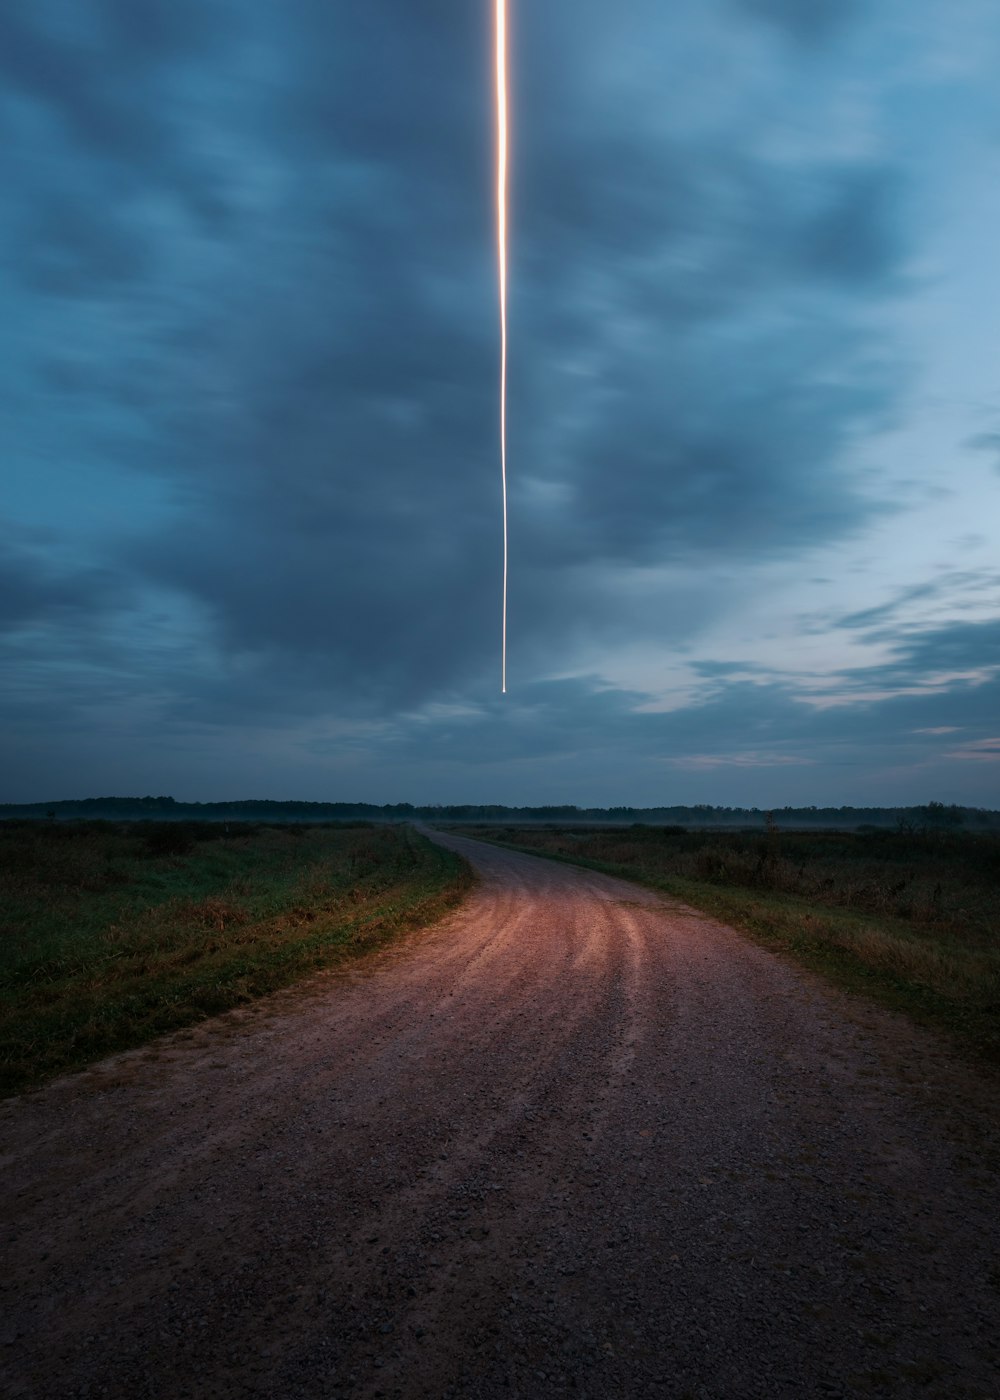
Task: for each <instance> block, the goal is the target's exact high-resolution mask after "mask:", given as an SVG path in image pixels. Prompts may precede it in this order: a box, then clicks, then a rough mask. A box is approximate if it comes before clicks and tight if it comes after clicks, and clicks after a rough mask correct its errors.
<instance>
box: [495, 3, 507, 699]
mask: <svg viewBox="0 0 1000 1400" xmlns="http://www.w3.org/2000/svg"><path fill="white" fill-rule="evenodd" d="M496 50H497V55H496V56H497V93H496V96H497V274H498V282H499V291H500V480H501V486H502V496H503V604H502V625H501V634H500V636H501V641H500V690H501V693H502V694H504V695H506V694H507V0H496Z"/></svg>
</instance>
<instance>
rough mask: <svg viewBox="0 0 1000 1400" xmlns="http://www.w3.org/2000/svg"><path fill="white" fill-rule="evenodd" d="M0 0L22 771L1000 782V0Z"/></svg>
mask: <svg viewBox="0 0 1000 1400" xmlns="http://www.w3.org/2000/svg"><path fill="white" fill-rule="evenodd" d="M511 9H512V13H511V26H512V34H511V68H512V78H513V84H514V92H513V99H512V100H513V114H512V122H513V130H512V150H511V161H512V165H511V213H510V217H511V267H510V370H509V372H510V398H509V414H510V438H509V475H510V540H511V556H510V571H511V572H510V589H511V591H510V614H509V629H510V650H509V664H508V686H509V691H508V694H507V695H506V696H501V694H500V651H499V646H500V566H501V536H500V466H499V449H498V432H497V375H498V328H497V293H496V270H495V246H494V193H493V179H494V175H493V159H494V128H493V106H492V103H493V93H492V66H491V65H492V51H491V43H492V20H493V14H492V0H481V2H480V0H450V3H444V2H443V0H363V3H362V0H283V2H282V3H280V4H274V3H270V0H266V2H265V0H4V3H3V4H2V5H0V122H2V142H0V177H2V191H3V198H2V201H0V240H2V245H3V247H2V259H0V367H2V377H0V460H2V463H3V469H4V491H3V497H2V503H0V509H2V512H3V526H4V528H3V531H2V537H0V632H2V638H3V640H2V647H3V656H2V677H0V682H2V702H0V703H2V711H0V723H2V751H0V774H2V782H0V800H6V801H33V800H46V799H55V798H68V797H85V796H93V795H98V794H120V795H131V794H136V795H141V794H145V793H153V794H158V793H169V794H172V795H173V796H174V797H176V798H177V799H179V800H180V799H188V800H195V799H201V800H212V799H216V798H241V797H274V798H307V799H317V800H330V801H341V800H343V801H371V802H396V801H411V802H419V803H423V802H428V803H430V802H466V801H467V802H506V803H540V802H566V803H573V802H575V803H579V804H581V805H590V804H600V805H605V804H634V805H660V804H672V803H696V802H709V803H718V804H727V805H728V804H733V805H754V806H760V807H771V806H780V805H783V804H785V803H788V804H793V805H801V804H811V803H816V804H820V805H823V804H828V803H832V804H841V803H856V804H859V805H895V804H907V803H915V802H926V801H928V800H931V799H935V800H941V801H945V802H959V803H967V804H970V805H973V806H987V807H997V806H1000V781H998V780H1000V552H998V543H1000V256H998V251H997V250H998V247H1000V83H998V80H997V75H998V74H1000V7H998V5H997V3H996V0H949V3H948V4H941V3H940V0H879V3H877V4H876V3H874V0H871V2H870V3H869V0H679V3H674V4H670V5H666V4H663V3H662V0H625V3H618V4H611V3H607V0H605V3H601V4H598V3H596V2H595V0H511Z"/></svg>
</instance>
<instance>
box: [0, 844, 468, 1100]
mask: <svg viewBox="0 0 1000 1400" xmlns="http://www.w3.org/2000/svg"><path fill="white" fill-rule="evenodd" d="M470 882H471V872H470V871H469V869H468V867H467V866H466V865H465V863H464V862H462V861H461V860H460V859H459V858H458V857H457V856H455V855H453V854H452V853H451V852H448V851H445V850H443V849H442V848H441V847H439V846H434V845H432V844H431V843H430V842H428V841H426V840H425V839H424V838H423V837H421V836H418V835H417V834H416V832H414V831H413V830H412V829H411V828H408V827H400V826H386V827H374V826H371V825H368V824H364V823H357V824H353V825H350V826H316V827H265V826H255V825H250V824H237V823H230V824H229V825H228V826H226V825H223V824H221V823H219V824H209V823H202V824H197V823H187V822H184V823H174V824H172V826H171V825H169V824H163V826H160V825H153V824H150V823H127V824H119V823H107V822H87V823H83V822H80V823H42V822H27V821H24V822H0V909H2V911H3V913H2V923H0V1092H3V1093H7V1094H9V1093H13V1092H17V1091H18V1090H20V1089H23V1088H26V1087H30V1086H31V1085H33V1084H37V1083H40V1082H41V1081H42V1080H44V1079H47V1078H50V1077H51V1076H52V1075H54V1074H57V1073H60V1072H62V1071H64V1070H67V1069H72V1068H76V1067H79V1066H82V1065H84V1064H87V1063H89V1062H91V1061H93V1060H95V1059H97V1058H100V1057H101V1056H103V1055H106V1054H110V1053H113V1052H116V1051H119V1050H125V1049H129V1048H131V1047H133V1046H135V1045H139V1044H141V1043H143V1042H144V1041H145V1040H148V1039H149V1038H150V1037H152V1036H155V1035H158V1034H161V1033H162V1032H165V1031H169V1030H176V1029H177V1028H179V1027H180V1026H184V1025H189V1024H191V1023H192V1022H195V1021H198V1020H200V1019H202V1018H204V1017H206V1016H211V1015H214V1014H217V1013H218V1012H221V1011H225V1010H228V1009H230V1008H232V1007H234V1006H238V1005H240V1004H242V1003H245V1002H248V1001H250V1000H252V999H254V998H255V997H258V996H261V995H264V994H265V993H267V992H271V991H274V990H276V989H277V988H279V987H283V986H287V985H288V984H289V983H291V982H293V981H295V980H296V979H297V978H299V977H302V976H304V975H305V974H307V973H309V972H311V971H314V970H315V969H317V968H320V967H323V966H327V965H329V964H330V963H331V962H334V961H338V960H340V959H343V958H345V957H350V956H352V955H356V954H358V953H359V952H364V951H367V950H368V949H370V948H372V947H375V946H377V945H378V944H379V943H381V942H384V941H385V940H386V939H387V938H389V937H391V936H392V934H394V933H395V932H397V931H398V930H400V929H402V928H406V927H411V926H415V925H418V924H421V923H426V922H430V921H432V920H433V919H435V918H437V917H438V916H439V915H440V914H441V913H443V912H444V910H445V909H446V908H448V907H450V906H452V905H454V904H455V903H456V902H457V901H458V900H459V899H460V898H461V895H462V893H463V892H464V890H465V889H466V888H467V887H468V885H469V883H470Z"/></svg>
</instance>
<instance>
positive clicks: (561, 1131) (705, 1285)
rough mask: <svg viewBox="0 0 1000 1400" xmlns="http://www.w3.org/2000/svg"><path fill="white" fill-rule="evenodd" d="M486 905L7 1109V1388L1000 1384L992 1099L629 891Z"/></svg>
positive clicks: (212, 1393) (856, 1007)
mask: <svg viewBox="0 0 1000 1400" xmlns="http://www.w3.org/2000/svg"><path fill="white" fill-rule="evenodd" d="M438 839H441V840H442V841H443V842H444V843H445V844H447V845H449V846H451V847H452V848H453V849H455V850H458V851H460V852H461V853H462V854H465V855H467V856H468V858H469V859H470V860H471V861H472V862H473V864H474V865H475V866H476V867H477V870H478V871H479V873H480V884H479V886H478V888H477V889H476V890H475V892H474V893H473V894H472V896H471V897H470V898H469V900H468V901H467V902H466V904H465V905H464V906H463V907H462V908H461V909H460V910H458V911H456V912H454V913H453V914H451V915H449V916H448V917H447V918H446V919H445V920H443V921H442V922H441V923H440V924H438V925H436V926H435V927H434V928H433V929H429V930H425V931H423V932H420V933H416V934H413V935H411V936H408V937H407V938H405V939H404V940H403V941H401V942H400V943H398V944H396V945H394V946H393V947H392V948H391V949H388V950H384V951H383V952H381V953H379V954H376V955H374V956H372V957H371V958H369V959H368V960H366V962H365V963H364V964H363V965H361V967H360V968H359V969H357V970H356V971H354V972H339V973H332V974H327V975H325V976H322V977H319V978H316V979H314V980H313V981H311V982H310V983H308V984H306V985H304V986H303V987H302V988H300V989H296V990H294V991H293V992H289V993H284V994H280V995H279V996H277V997H273V998H270V999H268V1001H267V1002H266V1003H263V1004H261V1005H260V1006H259V1007H258V1008H257V1009H256V1010H255V1011H252V1012H244V1013H234V1014H231V1015H229V1016H225V1017H220V1018H219V1019H218V1020H217V1021H214V1022H209V1023H205V1024H204V1025H203V1026H201V1027H198V1028H196V1029H195V1030H193V1031H191V1032H187V1033H182V1034H179V1035H176V1036H172V1037H168V1038H165V1039H164V1040H161V1041H159V1042H157V1043H156V1044H155V1045H154V1046H152V1047H149V1048H148V1049H147V1050H145V1051H138V1052H133V1053H131V1054H129V1055H123V1056H118V1057H116V1058H115V1059H113V1060H110V1061H106V1062H104V1063H103V1064H102V1065H99V1066H96V1067H95V1068H94V1069H93V1070H91V1071H88V1072H86V1073H84V1074H82V1075H76V1076H72V1077H69V1078H67V1079H64V1080H62V1081H60V1082H58V1083H56V1084H53V1085H50V1086H49V1087H48V1088H47V1089H44V1090H42V1091H40V1092H38V1093H35V1094H30V1095H26V1096H24V1097H22V1098H20V1099H17V1100H13V1101H11V1102H10V1103H8V1104H7V1105H5V1106H4V1108H3V1113H2V1116H3V1150H2V1157H0V1168H2V1174H3V1175H2V1179H3V1182H4V1207H3V1229H4V1238H5V1241H6V1255H7V1260H8V1264H7V1268H6V1270H5V1274H4V1280H3V1290H4V1304H5V1307H4V1319H5V1320H4V1323H3V1327H2V1331H0V1342H2V1343H3V1345H2V1347H0V1361H2V1364H3V1370H4V1375H5V1377H6V1379H5V1391H4V1393H5V1394H7V1395H10V1396H12V1397H13V1396H23V1397H32V1400H63V1398H64V1397H66V1398H67V1400H68V1397H78V1396H80V1397H89V1396H109V1397H121V1398H122V1400H124V1397H129V1400H143V1397H150V1398H151V1400H152V1397H163V1396H166V1395H169V1396H171V1397H174V1396H191V1397H206V1398H207V1397H213V1398H214V1397H219V1400H228V1397H236V1396H268V1397H275V1400H288V1397H303V1400H313V1398H314V1397H315V1398H316V1400H319V1397H323V1400H333V1397H337V1396H344V1397H347V1396H350V1397H368V1396H396V1397H404V1398H405V1400H410V1398H411V1397H413V1400H416V1398H417V1397H435V1400H439V1397H446V1396H453V1397H462V1400H465V1397H472V1398H473V1400H474V1398H475V1397H499V1396H504V1397H510V1396H524V1397H536V1396H537V1397H544V1396H550V1395H552V1396H555V1395H573V1396H578V1397H579V1396H584V1397H590V1400H603V1397H622V1400H625V1397H628V1398H629V1400H632V1397H647V1396H660V1397H685V1396H687V1397H698V1398H699V1400H703V1398H704V1397H711V1400H715V1397H727V1400H728V1397H748V1400H749V1398H750V1397H761V1400H765V1398H766V1400H774V1398H775V1397H789V1400H791V1397H802V1396H813V1395H817V1396H819V1395H824V1396H836V1395H841V1396H845V1397H846V1396H855V1395H872V1396H894V1397H896V1396H898V1397H909V1396H920V1397H938V1400H945V1398H947V1400H964V1398H967V1400H986V1397H995V1396H996V1395H997V1394H998V1393H1000V1368H998V1360H1000V1357H998V1351H997V1345H996V1340H995V1327H994V1325H993V1324H994V1321H995V1317H996V1312H997V1307H998V1303H1000V1291H998V1289H1000V1272H998V1263H997V1261H998V1259H1000V1248H998V1246H1000V1227H998V1223H997V1219H996V1211H995V1203H996V1200H997V1199H998V1193H997V1189H996V1188H997V1184H998V1176H1000V1171H998V1161H1000V1154H998V1130H997V1125H998V1123H1000V1114H998V1112H997V1109H998V1106H1000V1088H998V1085H997V1082H996V1080H995V1079H992V1078H990V1077H989V1076H988V1075H986V1073H985V1072H983V1073H979V1072H976V1071H973V1070H971V1069H970V1068H969V1067H968V1066H966V1065H963V1064H962V1063H961V1062H960V1061H957V1060H955V1059H953V1058H952V1056H951V1055H950V1053H949V1052H948V1050H947V1049H946V1048H945V1047H944V1046H943V1045H942V1044H941V1043H939V1042H938V1041H936V1040H934V1039H933V1038H932V1037H930V1036H928V1035H927V1034H925V1033H923V1032H919V1031H917V1030H915V1029H913V1028H912V1027H910V1026H909V1025H908V1024H907V1023H905V1022H904V1021H902V1020H901V1019H899V1018H897V1017H894V1016H893V1015H891V1014H889V1013H887V1012H884V1011H882V1010H880V1009H878V1008H876V1007H874V1006H870V1005H868V1004H866V1003H864V1002H861V1001H859V1000H856V999H853V998H850V997H848V996H846V995H844V994H842V993H839V992H836V991H833V990H832V989H830V988H828V987H827V986H825V985H824V984H823V983H821V982H820V981H819V980H818V979H816V978H814V977H812V976H811V975H809V974H806V973H803V972H801V971H798V970H796V969H795V968H793V967H792V966H790V965H789V964H787V963H785V962H784V961H782V960H780V959H778V958H776V957H775V956H774V955H772V954H771V953H769V952H767V951H765V950H763V949H761V948H759V947H757V946H755V945H753V944H751V943H749V942H748V941H746V940H745V939H743V938H742V937H741V936H740V935H738V934H737V933H735V932H733V931H732V930H730V929H728V928H726V927H725V926H723V925H720V924H719V923H717V922H716V921H714V920H712V919H710V918H708V917H706V916H704V915H701V914H698V913H696V912H695V911H694V910H691V909H688V908H686V907H685V906H682V905H678V904H674V903H672V902H670V901H668V900H665V899H664V898H662V897H661V896H659V895H656V894H653V893H651V892H649V891H644V890H642V889H639V888H638V887H636V886H632V885H629V884H627V883H625V882H622V881H619V880H615V879H612V878H610V877H606V876H603V875H598V874H595V873H592V872H589V871H584V870H578V869H574V868H572V867H569V866H567V865H562V864H556V863H552V862H547V861H544V860H539V859H536V858H534V857H531V856H526V855H522V854H519V853H516V852H512V851H504V850H500V849H498V848H494V847H490V846H486V845H483V844H481V843H478V842H473V841H468V840H465V839H463V838H458V837H440V838H438Z"/></svg>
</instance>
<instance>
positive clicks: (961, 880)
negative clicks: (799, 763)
mask: <svg viewBox="0 0 1000 1400" xmlns="http://www.w3.org/2000/svg"><path fill="white" fill-rule="evenodd" d="M467 834H468V835H474V836H478V837H481V838H485V839H489V840H496V841H499V842H501V843H503V844H508V845H513V846H516V847H518V848H519V849H521V850H529V851H533V852H535V853H537V854H540V855H549V856H555V857H557V858H559V859H563V860H569V861H573V862H575V863H577V864H583V865H587V866H590V867H591V868H595V869H598V870H605V871H608V872H610V873H612V874H616V875H623V876H625V877H627V878H628V879H631V880H637V881H639V882H640V883H642V884H646V885H651V886H652V887H654V888H656V889H661V890H664V891H665V892H667V893H669V894H672V895H675V896H676V897H678V898H679V899H682V900H684V901H686V902H687V903H688V904H691V905H694V906H695V907H696V908H699V909H702V910H705V911H706V912H708V913H711V914H714V915H716V916H717V917H718V918H720V919H722V920H724V921H725V922H727V923H729V924H732V925H734V926H735V927H737V928H740V929H743V930H744V931H745V932H747V933H750V934H752V935H753V936H754V937H755V938H757V939H758V940H760V941H761V942H763V943H765V944H767V945H768V946H769V947H772V948H775V949H776V950H778V951H784V952H787V953H790V954H792V955H793V956H794V957H796V958H797V959H799V960H800V961H801V962H803V963H805V964H806V965H807V966H809V967H811V968H812V969H813V970H815V971H819V972H822V973H824V974H826V975H827V976H830V977H832V978H833V979H834V980H835V981H837V982H838V983H840V984H841V985H843V986H847V987H849V988H851V989H852V990H861V991H864V992H867V993H869V994H871V995H873V996H875V997H876V998H877V999H879V1000H880V1001H882V1002H883V1003H885V1004H887V1005H890V1006H892V1007H893V1008H894V1009H897V1010H903V1011H906V1012H907V1013H909V1014H910V1015H911V1016H913V1017H914V1018H915V1019H917V1020H919V1021H922V1022H924V1023H926V1024H929V1025H931V1026H933V1027H935V1028H937V1029H939V1030H943V1031H945V1032H946V1033H948V1034H949V1035H951V1036H952V1037H953V1038H954V1039H956V1040H957V1041H958V1042H960V1043H961V1045H962V1046H963V1047H965V1048H966V1049H971V1050H972V1051H973V1052H974V1053H975V1054H977V1055H978V1056H982V1057H985V1058H987V1059H989V1060H992V1061H994V1062H998V1063H1000V838H998V837H997V836H995V835H971V834H966V833H946V832H932V831H926V832H919V831H917V832H893V831H872V832H832V831H830V832H803V831H792V832H783V831H778V830H776V829H775V830H772V831H770V832H768V833H767V834H761V833H756V832H755V833H740V832H698V831H684V830H683V829H681V828H676V827H674V828H670V827H667V828H663V827H627V828H619V829H615V830H608V829H607V828H605V829H599V830H595V829H590V830H580V829H571V828H562V829H560V828H548V827H541V828H540V827H505V828H492V829H489V830H486V829H484V828H482V827H480V828H477V829H475V830H472V829H470V830H469V831H468V833H467Z"/></svg>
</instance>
